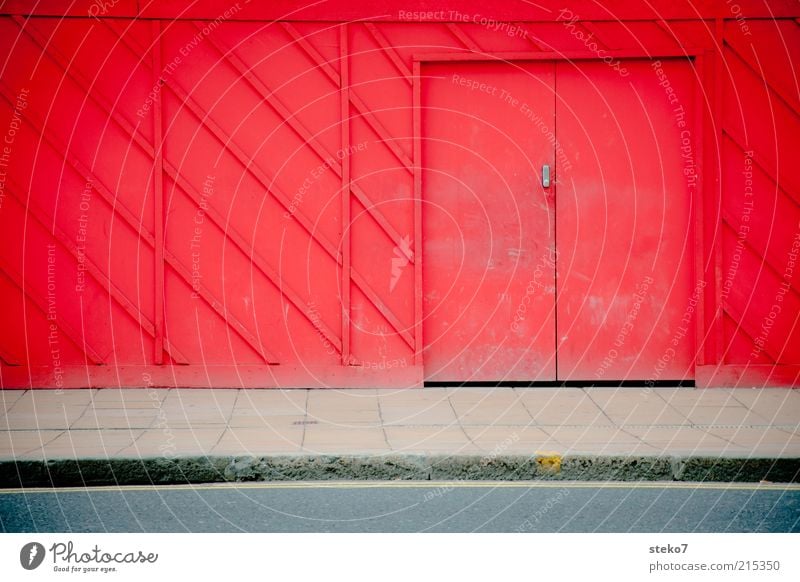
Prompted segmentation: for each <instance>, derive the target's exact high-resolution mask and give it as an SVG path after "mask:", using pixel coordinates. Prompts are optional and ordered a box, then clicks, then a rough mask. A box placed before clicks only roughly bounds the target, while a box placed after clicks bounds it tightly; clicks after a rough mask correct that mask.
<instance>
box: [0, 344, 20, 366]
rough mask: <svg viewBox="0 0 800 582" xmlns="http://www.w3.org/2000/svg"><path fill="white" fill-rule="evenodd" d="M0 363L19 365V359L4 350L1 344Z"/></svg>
mask: <svg viewBox="0 0 800 582" xmlns="http://www.w3.org/2000/svg"><path fill="white" fill-rule="evenodd" d="M0 363H2V364H3V365H4V366H19V365H20V363H19V360H18V359H17V358H15V357H14V356H13V354H11V352H9V351H8V350H6V349H5V348H4V347H3V346H0Z"/></svg>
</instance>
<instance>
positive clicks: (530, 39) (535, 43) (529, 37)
mask: <svg viewBox="0 0 800 582" xmlns="http://www.w3.org/2000/svg"><path fill="white" fill-rule="evenodd" d="M514 24H516V26H519V27H520V28H521V29H522V30H523V31H525V40H527V41H528V42H529V43H531V44H532V45H533V46H534V47H536V50H539V51H552V50H553V48H552V47H548V48H545V47H544V46H543V45H542V44H541V43H540V42H539V41H538V40H537V39H536V38H534V36H533V34H531V31H530V30H529V29H528V28H526V25H527V24H529V23H527V22H525V23H523V22H516V23H514ZM545 44H546V43H545Z"/></svg>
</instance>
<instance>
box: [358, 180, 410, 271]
mask: <svg viewBox="0 0 800 582" xmlns="http://www.w3.org/2000/svg"><path fill="white" fill-rule="evenodd" d="M350 190H351V191H352V192H353V194H355V197H356V199H357V200H358V201H359V202H360V203H361V205H362V206H363V207H364V208H365V209H366V210H367V212H368V213H369V215H370V216H372V218H373V219H374V220H375V222H377V223H378V225H379V226H380V227H381V228H382V229H383V232H385V233H386V234H387V236H388V237H389V238H390V239H391V240H392V241H393V242H394V244H395V248H397V249H398V250H399V251H400V252H402V253H403V254H404V255H405V257H406V258H407V259H408V261H409V262H410V263H413V262H414V253H413V252H412V251H411V249H409V248H407V245H405V244H401V242H402V240H403V238H402V237H401V236H400V233H399V232H397V230H395V228H394V227H393V226H392V225H391V223H389V221H388V220H386V217H385V216H384V214H383V213H382V212H380V211H379V210H378V209H377V208H376V206H375V204H374V203H373V202H372V200H370V198H369V196H367V193H366V192H364V190H363V189H362V188H361V186H359V185H358V184H357V183H356V182H351V184H350Z"/></svg>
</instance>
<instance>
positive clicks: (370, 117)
mask: <svg viewBox="0 0 800 582" xmlns="http://www.w3.org/2000/svg"><path fill="white" fill-rule="evenodd" d="M350 102H351V103H352V104H353V105H354V106H355V108H356V111H358V113H359V115H360V116H361V118H362V119H363V120H364V121H366V122H367V124H368V125H369V126H370V127H371V128H372V131H374V132H375V133H377V134H378V137H380V138H381V141H382V142H383V143H384V145H386V146H387V147H388V148H389V149H390V150H391V151H392V153H393V154H394V155H395V157H396V158H397V159H398V160H399V161H400V163H402V164H403V167H404V168H405V169H406V170H407V171H408V173H409V174H412V175H413V173H414V169H413V167H414V162H412V161H411V158H409V157H408V155H407V154H406V153H405V152H404V151H403V149H402V148H401V147H400V146H399V145H397V141H396V140H395V139H394V138H393V137H392V135H391V134H390V133H389V130H387V129H386V127H384V125H383V124H382V123H381V122H380V120H379V119H378V118H377V117H376V116H375V113H374V112H373V111H372V110H371V109H370V108H369V107H367V104H366V103H364V101H363V100H362V99H361V97H359V96H358V95H356V93H355V92H354V91H350Z"/></svg>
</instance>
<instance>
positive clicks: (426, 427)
mask: <svg viewBox="0 0 800 582" xmlns="http://www.w3.org/2000/svg"><path fill="white" fill-rule="evenodd" d="M0 406H2V408H0V413H2V417H0V430H1V431H2V432H0V486H5V487H8V486H15V485H19V484H20V483H23V484H34V483H44V484H49V483H53V482H56V481H57V482H59V483H62V484H63V483H65V482H67V481H70V479H72V480H75V481H77V482H78V483H73V484H80V483H96V482H101V481H104V480H105V481H111V482H115V483H122V482H123V481H126V480H127V481H137V482H142V481H143V482H149V481H153V480H159V481H160V482H173V481H174V482H186V481H192V480H194V481H197V480H212V481H217V480H226V479H231V480H237V479H261V478H337V477H339V478H376V477H377V478H420V477H422V478H431V476H432V475H435V476H436V477H437V478H461V477H459V476H460V475H461V476H464V477H465V478H523V477H530V478H539V477H542V478H575V477H576V476H577V477H583V478H602V479H609V478H627V479H631V478H646V479H658V478H672V479H686V478H687V476H691V478H693V479H697V478H698V476H699V478H700V480H705V479H709V480H753V479H757V480H758V479H763V478H769V479H770V480H797V479H798V471H800V391H797V390H786V389H757V390H751V389H708V390H696V389H690V388H668V389H663V388H655V389H644V388H587V389H578V388H555V389H540V388H524V389H512V388H486V389H478V388H449V389H427V388H426V389H424V390H408V391H384V390H351V391H350V390H344V391H343V390H233V389H231V390H175V389H170V390H167V389H126V390H117V389H99V390H69V391H61V392H59V391H51V390H33V391H30V390H29V391H8V390H6V391H0ZM312 465H313V466H314V467H315V468H314V470H313V471H311V472H309V471H306V472H304V470H303V469H302V467H303V466H312ZM134 466H135V467H134ZM114 467H116V468H117V470H116V471H114V470H113V468H114ZM132 467H133V469H132ZM148 467H149V469H148ZM170 467H172V469H170ZM368 467H369V468H368ZM403 467H406V469H404V468H403ZM437 467H438V468H439V469H441V470H442V471H444V473H442V472H441V471H440V472H437V470H436V469H437ZM444 467H449V468H448V469H447V470H444V469H443V468H444ZM592 467H594V469H597V470H593V469H592ZM90 468H91V469H90ZM123 469H125V470H123ZM134 469H135V470H134ZM129 470H132V471H133V472H132V473H131V472H130V471H129ZM54 471H55V472H56V473H58V472H59V471H60V472H61V473H62V474H63V475H62V476H63V478H59V479H55V478H54V477H53V473H54ZM86 471H90V473H89V474H87V473H86ZM192 471H194V472H192ZM359 471H361V472H363V473H364V475H363V476H362V475H361V474H360V473H359ZM687 471H688V473H687ZM703 471H705V473H703ZM504 472H505V473H504ZM123 473H124V474H125V475H128V476H127V477H125V475H123ZM170 473H171V475H170ZM368 473H369V474H368ZM68 475H71V477H70V476H68Z"/></svg>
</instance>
